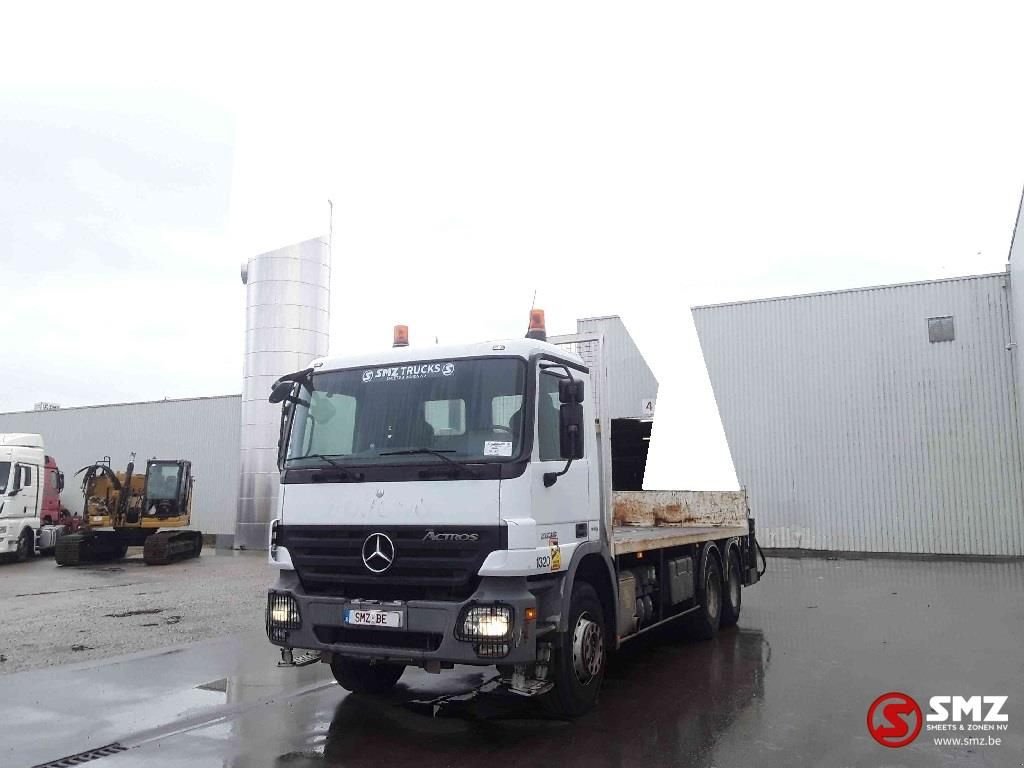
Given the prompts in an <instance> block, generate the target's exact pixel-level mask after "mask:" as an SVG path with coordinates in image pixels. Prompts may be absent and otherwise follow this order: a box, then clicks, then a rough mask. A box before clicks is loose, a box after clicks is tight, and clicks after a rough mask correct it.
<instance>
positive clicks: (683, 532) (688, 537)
mask: <svg viewBox="0 0 1024 768" xmlns="http://www.w3.org/2000/svg"><path fill="white" fill-rule="evenodd" d="M747 533H748V531H747V528H746V527H742V526H734V525H728V526H727V525H699V526H698V525H681V526H647V525H617V526H615V529H614V533H613V541H614V543H615V554H616V555H627V554H629V553H631V552H649V551H650V550H654V549H665V548H666V547H678V546H680V545H682V544H697V543H699V542H702V541H712V540H715V539H730V538H732V537H734V536H746V535H747Z"/></svg>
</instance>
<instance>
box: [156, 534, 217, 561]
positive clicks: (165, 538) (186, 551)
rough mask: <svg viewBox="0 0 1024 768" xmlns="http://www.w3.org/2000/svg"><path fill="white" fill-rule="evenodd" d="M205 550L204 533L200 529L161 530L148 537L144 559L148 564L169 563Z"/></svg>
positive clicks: (197, 555)
mask: <svg viewBox="0 0 1024 768" xmlns="http://www.w3.org/2000/svg"><path fill="white" fill-rule="evenodd" d="M202 551H203V534H201V533H200V532H199V531H159V532H157V533H154V534H153V535H152V536H150V537H149V538H147V539H146V543H145V545H144V546H143V548H142V559H143V560H144V561H145V563H146V565H167V564H168V563H175V562H177V561H179V560H187V559H188V558H190V557H199V553H200V552H202Z"/></svg>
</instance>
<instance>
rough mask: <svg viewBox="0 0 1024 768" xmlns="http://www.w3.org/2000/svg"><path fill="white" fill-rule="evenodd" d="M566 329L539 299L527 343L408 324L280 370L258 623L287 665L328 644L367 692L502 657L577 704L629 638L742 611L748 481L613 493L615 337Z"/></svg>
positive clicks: (708, 627)
mask: <svg viewBox="0 0 1024 768" xmlns="http://www.w3.org/2000/svg"><path fill="white" fill-rule="evenodd" d="M566 339H567V340H566V341H565V343H561V344H558V345H556V344H552V343H549V342H548V341H547V340H546V334H545V332H544V328H543V313H542V312H540V311H539V310H535V311H533V312H531V326H530V332H529V333H528V335H527V338H525V339H512V340H505V341H494V342H484V343H480V344H467V345H460V346H451V347H441V346H433V347H427V348H424V349H421V350H420V349H413V348H410V347H408V346H407V344H408V332H407V329H406V328H405V327H404V326H398V327H396V335H395V344H394V346H393V348H392V349H391V350H388V351H386V352H382V353H379V354H375V355H368V356H361V357H348V358H324V359H319V360H316V361H313V363H312V364H311V366H310V367H309V368H308V369H306V370H303V371H299V372H296V373H295V374H290V375H287V376H284V377H282V379H281V380H279V381H278V382H277V383H276V384H275V385H274V387H273V391H272V394H271V398H270V399H271V402H280V403H282V404H283V411H282V421H281V442H280V452H279V467H280V469H281V486H280V495H279V514H278V519H277V520H275V521H274V523H273V524H272V526H271V540H270V561H271V563H273V564H274V565H276V566H277V567H278V568H279V569H280V570H279V578H278V581H277V583H276V584H275V585H274V586H273V587H272V588H271V589H270V591H269V595H268V603H267V611H266V623H267V634H268V637H269V639H270V641H271V642H272V643H274V644H276V645H278V646H280V647H281V648H282V656H283V658H284V660H285V662H286V663H289V662H294V658H295V657H294V656H293V652H296V651H298V652H309V651H312V652H314V653H304V655H303V660H308V659H313V658H316V654H317V653H318V654H319V658H320V659H321V660H322V661H324V662H327V663H329V664H330V665H331V668H332V670H333V672H334V674H335V677H336V678H337V680H338V681H339V683H340V684H341V685H342V686H343V687H345V688H347V689H348V690H351V691H359V692H365V693H373V692H383V691H385V690H387V689H389V688H390V687H391V686H393V685H394V684H395V683H396V682H397V680H398V679H399V677H400V676H401V674H402V671H403V670H404V668H405V667H406V666H408V665H415V666H420V667H423V668H425V669H426V670H428V671H432V672H440V671H441V670H442V669H446V668H451V667H452V666H453V665H454V664H472V665H479V666H489V665H496V666H497V669H498V672H499V674H500V676H501V683H502V685H503V686H504V687H505V688H506V689H507V690H508V691H510V692H512V693H515V694H520V695H523V696H540V697H543V699H542V700H543V701H544V702H545V703H546V704H547V705H548V706H549V708H550V710H551V711H552V712H554V713H555V714H557V715H560V716H569V717H573V716H576V715H579V714H582V713H583V712H585V711H587V710H588V709H589V708H590V707H592V706H593V705H594V703H595V701H596V700H597V695H598V691H599V689H600V686H601V682H602V680H603V677H604V671H605V665H606V663H607V658H608V654H609V653H610V652H612V651H613V650H614V649H615V648H617V647H618V646H619V645H620V644H621V643H623V642H626V641H627V640H629V639H630V638H631V637H635V636H637V635H638V634H640V633H642V632H644V631H646V630H647V629H650V628H652V627H654V626H657V625H659V624H662V623H665V622H668V621H673V620H684V622H685V623H687V624H688V625H689V626H690V628H691V629H692V630H693V631H694V633H695V634H697V635H700V636H703V637H710V636H712V635H713V634H714V633H715V632H717V630H718V628H719V626H724V625H728V624H734V623H735V622H736V621H737V619H738V617H739V611H740V589H741V588H742V587H743V586H747V585H749V584H752V583H755V582H756V581H757V580H758V578H759V576H760V572H759V571H758V568H757V566H756V559H755V558H756V555H755V550H756V541H755V539H754V528H753V521H752V520H750V519H749V516H748V511H747V507H746V502H745V498H744V496H743V495H742V494H741V493H736V492H731V493H730V492H707V493H703V494H702V493H700V492H670V491H658V492H652V493H648V492H644V491H639V490H636V489H633V490H631V491H629V492H624V493H616V490H615V489H613V487H612V474H613V473H612V456H613V452H612V446H611V431H612V430H611V428H610V423H609V418H608V413H607V407H606V405H605V404H607V403H608V382H607V376H608V371H607V370H606V369H605V365H604V362H603V361H604V360H605V356H604V354H603V344H604V339H603V337H602V336H600V335H590V336H587V335H576V336H573V337H566ZM618 373H619V374H621V375H629V373H628V372H618ZM641 476H642V472H641ZM619 523H621V524H619Z"/></svg>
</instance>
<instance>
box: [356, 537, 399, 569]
mask: <svg viewBox="0 0 1024 768" xmlns="http://www.w3.org/2000/svg"><path fill="white" fill-rule="evenodd" d="M394 561H395V545H394V542H392V541H391V539H389V538H388V537H387V536H386V535H385V534H383V533H371V534H370V535H369V536H367V537H366V541H364V542H363V565H365V566H366V568H367V570H370V571H373V572H374V573H384V571H386V570H387V569H388V568H390V567H391V564H392V563H393V562H394Z"/></svg>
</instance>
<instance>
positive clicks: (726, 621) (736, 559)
mask: <svg viewBox="0 0 1024 768" xmlns="http://www.w3.org/2000/svg"><path fill="white" fill-rule="evenodd" d="M724 597H725V599H724V600H723V601H722V626H723V627H733V626H736V622H737V621H739V620H740V608H741V607H742V605H743V576H742V571H740V556H739V555H738V554H736V550H735V549H734V550H732V551H730V552H729V567H728V570H727V571H726V578H725V596H724Z"/></svg>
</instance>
